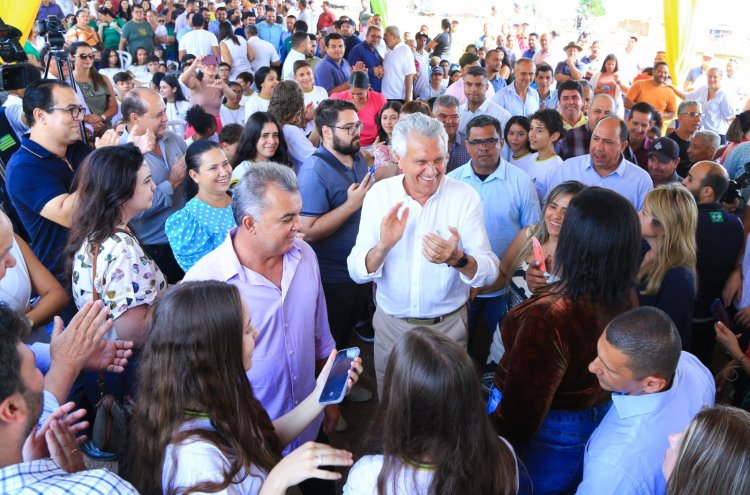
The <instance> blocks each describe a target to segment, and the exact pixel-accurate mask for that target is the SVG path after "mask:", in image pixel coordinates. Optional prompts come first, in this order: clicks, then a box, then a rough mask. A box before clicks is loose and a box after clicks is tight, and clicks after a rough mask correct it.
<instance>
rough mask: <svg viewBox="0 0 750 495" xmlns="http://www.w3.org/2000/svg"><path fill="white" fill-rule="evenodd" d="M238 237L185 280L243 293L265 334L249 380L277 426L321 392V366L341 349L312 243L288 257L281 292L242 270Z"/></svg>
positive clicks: (309, 434)
mask: <svg viewBox="0 0 750 495" xmlns="http://www.w3.org/2000/svg"><path fill="white" fill-rule="evenodd" d="M236 231H237V229H236V228H234V229H232V230H231V231H230V232H229V235H228V236H227V238H226V240H225V241H224V242H223V243H222V244H221V246H219V247H218V248H216V249H215V250H213V251H211V252H210V253H208V254H207V255H206V256H204V257H203V258H201V260H200V261H198V262H197V263H196V264H195V265H193V267H192V268H191V269H190V270H188V272H187V273H186V274H185V279H184V280H185V281H191V280H220V281H223V282H228V283H230V284H232V285H234V286H235V287H237V289H239V291H240V294H241V295H242V299H243V300H244V301H245V304H247V307H248V310H249V311H250V320H251V321H252V323H253V325H254V326H255V328H257V329H258V332H259V334H258V338H257V339H255V351H254V352H253V366H252V368H250V371H248V372H247V377H248V379H249V380H250V384H251V385H252V386H253V393H254V394H255V398H256V399H258V401H260V403H261V404H262V405H263V407H264V408H265V410H266V411H267V412H268V415H269V416H270V417H271V419H272V420H274V419H276V418H279V417H281V416H283V415H284V414H286V413H288V412H289V411H291V410H292V409H294V407H296V406H297V405H298V404H299V403H300V402H302V401H303V400H304V399H305V398H306V397H307V396H308V395H310V393H311V392H312V391H313V389H314V388H315V362H316V361H319V360H321V359H327V358H328V355H329V354H330V353H331V351H332V350H333V349H334V347H335V344H334V342H333V338H332V337H331V331H330V329H329V327H328V315H327V313H326V303H325V297H324V295H323V287H322V285H321V283H320V272H319V269H318V259H317V257H316V256H315V253H314V252H313V250H312V248H311V247H310V246H309V245H308V244H307V243H306V242H304V241H302V240H295V241H294V246H293V247H292V248H291V249H290V250H289V251H287V252H286V253H285V254H284V261H283V270H282V275H281V288H278V287H276V286H275V285H274V284H273V283H272V282H270V281H269V280H267V279H266V278H265V277H263V276H262V275H260V274H258V273H256V272H254V271H253V270H251V269H249V268H247V267H245V266H242V265H241V264H240V261H239V259H238V258H237V254H236V253H235V251H234V246H233V245H232V238H233V237H234V234H235V232H236ZM322 420H323V415H322V414H321V415H320V416H318V418H317V419H316V420H314V421H313V422H312V423H310V425H308V427H307V428H305V430H303V432H302V433H301V434H300V436H299V437H297V438H296V439H295V440H294V441H293V442H292V443H291V444H290V446H291V448H292V449H294V448H297V447H299V446H300V445H301V444H303V443H304V442H307V441H311V440H315V438H316V437H317V435H318V430H319V428H320V424H321V422H322ZM287 450H289V449H287Z"/></svg>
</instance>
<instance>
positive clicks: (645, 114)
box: [624, 101, 654, 170]
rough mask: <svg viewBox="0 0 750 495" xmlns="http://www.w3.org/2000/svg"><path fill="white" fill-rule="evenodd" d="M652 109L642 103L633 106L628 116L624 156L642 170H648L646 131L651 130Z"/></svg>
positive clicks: (647, 139)
mask: <svg viewBox="0 0 750 495" xmlns="http://www.w3.org/2000/svg"><path fill="white" fill-rule="evenodd" d="M653 114H654V107H652V106H651V105H649V104H648V103H646V102H645V101H642V102H640V103H636V104H635V105H633V108H631V109H630V114H629V115H628V120H627V123H628V145H629V146H628V147H627V148H626V149H625V152H624V155H625V158H627V159H628V160H629V161H631V162H633V163H635V164H637V165H639V166H640V167H641V168H642V169H644V170H647V169H648V155H647V153H648V149H649V147H650V146H651V140H650V139H649V138H648V131H649V129H651V117H652V116H653Z"/></svg>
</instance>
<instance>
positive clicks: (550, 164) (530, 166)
mask: <svg viewBox="0 0 750 495" xmlns="http://www.w3.org/2000/svg"><path fill="white" fill-rule="evenodd" d="M538 157H539V153H531V154H530V155H526V156H524V157H523V158H522V159H520V160H518V161H516V162H515V163H513V162H511V163H513V165H515V166H516V167H518V168H520V169H521V170H523V171H524V172H526V174H528V176H529V177H531V182H533V183H534V187H535V188H536V193H537V195H538V196H539V201H543V200H544V197H545V196H546V195H547V175H548V174H549V173H550V171H552V170H554V169H556V168H557V166H558V165H560V164H561V163H562V162H563V160H562V158H560V157H559V156H557V155H553V156H551V157H549V158H547V159H546V160H541V161H539V160H538V159H537V158H538Z"/></svg>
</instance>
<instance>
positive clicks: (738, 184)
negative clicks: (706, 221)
mask: <svg viewBox="0 0 750 495" xmlns="http://www.w3.org/2000/svg"><path fill="white" fill-rule="evenodd" d="M748 166H750V162H748V163H746V164H745V172H744V173H743V174H742V175H740V176H739V177H737V178H736V179H735V180H730V181H729V187H728V188H727V192H725V193H724V197H722V198H721V200H722V201H723V202H724V203H728V204H731V203H734V202H735V200H737V199H738V198H740V197H742V190H743V189H745V188H746V187H747V186H750V172H748Z"/></svg>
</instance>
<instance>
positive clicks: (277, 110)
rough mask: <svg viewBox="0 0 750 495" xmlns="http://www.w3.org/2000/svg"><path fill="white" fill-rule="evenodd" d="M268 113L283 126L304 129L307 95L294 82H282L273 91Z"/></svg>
mask: <svg viewBox="0 0 750 495" xmlns="http://www.w3.org/2000/svg"><path fill="white" fill-rule="evenodd" d="M337 101H341V100H337ZM268 113H270V114H271V115H273V116H274V117H276V118H277V119H278V121H279V123H281V125H282V126H285V125H294V126H297V127H300V128H301V127H304V125H305V95H304V94H303V93H302V88H301V87H300V85H299V84H297V82H296V81H292V80H286V81H281V82H280V83H279V84H278V85H277V86H276V87H275V88H274V90H273V94H272V95H271V101H270V102H269V103H268Z"/></svg>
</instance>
